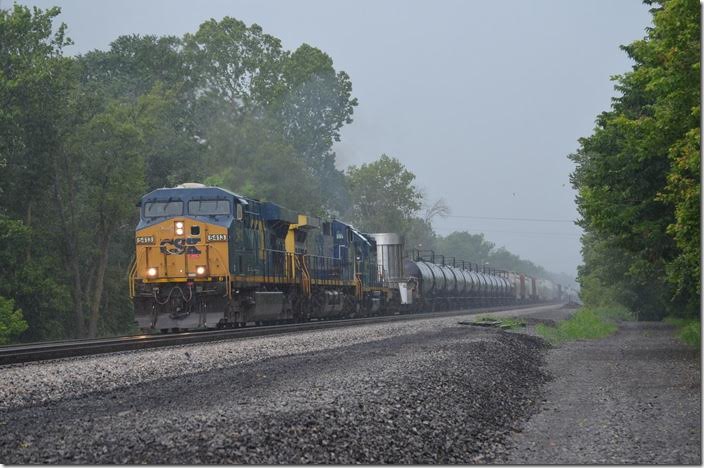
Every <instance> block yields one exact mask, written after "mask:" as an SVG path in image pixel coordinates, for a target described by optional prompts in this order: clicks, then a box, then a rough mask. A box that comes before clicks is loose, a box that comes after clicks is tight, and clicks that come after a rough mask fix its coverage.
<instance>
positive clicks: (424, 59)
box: [0, 0, 650, 275]
mask: <svg viewBox="0 0 704 468" xmlns="http://www.w3.org/2000/svg"><path fill="white" fill-rule="evenodd" d="M21 3H23V4H28V5H36V6H39V7H41V8H47V7H49V6H52V5H59V6H61V8H62V15H61V16H60V17H59V18H60V20H61V21H63V22H65V23H66V24H67V25H68V35H69V36H70V37H71V38H72V39H73V40H74V42H75V45H74V46H72V47H70V48H69V49H68V50H67V51H68V52H69V53H72V54H80V53H84V52H86V51H89V50H91V49H107V48H108V46H109V44H110V42H111V41H112V40H114V39H115V38H117V37H118V36H119V35H123V34H142V35H144V34H155V35H167V34H169V35H178V36H180V35H183V34H184V33H186V32H194V31H196V30H197V28H198V25H199V24H200V23H201V22H203V21H205V20H207V19H209V18H216V19H220V18H222V17H223V16H232V17H235V18H238V19H241V20H243V21H245V22H246V23H247V24H251V23H257V24H259V25H261V26H262V27H263V28H264V30H265V31H266V32H267V33H269V34H272V35H274V36H276V37H278V38H280V39H281V40H282V41H283V45H284V47H286V48H287V49H295V48H297V47H298V46H299V45H300V44H301V43H304V42H305V43H309V44H311V45H313V46H315V47H318V48H320V49H322V50H324V51H325V52H327V53H328V54H329V55H330V56H331V57H332V58H333V60H334V62H335V67H336V69H338V70H345V71H346V72H348V73H349V74H350V76H351V79H352V83H353V86H354V96H356V97H357V98H358V99H359V106H358V107H357V108H356V109H355V113H354V123H353V124H351V125H348V126H347V127H345V128H344V129H343V131H342V141H341V142H340V143H338V144H337V145H336V147H335V149H336V152H337V157H338V164H339V167H340V168H344V167H347V166H348V165H350V164H360V163H363V162H370V161H373V160H374V159H376V158H377V157H378V156H379V155H380V154H381V153H387V154H389V155H391V156H394V157H397V158H399V159H400V160H401V161H402V162H403V163H404V164H405V165H406V166H407V167H408V168H409V169H410V170H411V171H413V172H414V173H415V174H416V175H417V182H418V184H417V185H418V186H419V187H421V188H422V189H424V191H425V193H426V195H427V199H428V201H431V202H432V201H434V200H436V199H438V198H440V197H442V198H444V199H445V200H446V201H447V203H448V204H449V206H450V209H451V216H450V217H447V218H445V219H439V220H436V221H435V223H434V227H435V230H436V232H438V233H439V234H442V235H446V234H448V233H450V232H452V231H454V230H467V231H469V232H472V233H476V232H484V233H485V235H486V237H487V238H488V239H489V240H491V241H492V242H494V243H496V244H497V246H505V247H506V248H508V249H509V250H510V251H512V252H514V253H516V254H518V255H520V256H521V257H523V258H527V259H529V260H531V261H533V262H535V263H537V264H539V265H542V266H544V267H545V268H547V269H548V270H551V271H554V272H565V273H568V274H570V275H574V274H576V267H577V265H578V264H579V263H580V262H581V256H580V244H579V235H580V230H579V229H578V228H577V227H576V226H574V225H573V223H572V222H571V221H572V220H574V219H576V218H577V212H576V209H575V204H574V196H575V193H574V191H573V190H572V188H571V187H570V184H569V179H568V177H569V173H570V172H571V171H572V169H573V166H572V163H571V162H570V161H569V160H568V159H567V155H568V154H570V153H571V152H573V151H574V150H575V149H576V148H577V139H578V138H579V137H581V136H587V135H589V134H590V133H591V130H592V129H593V126H594V119H595V118H596V116H597V115H598V114H599V113H600V112H602V111H604V110H607V109H608V107H609V104H610V99H611V98H612V97H613V96H614V95H615V92H614V90H613V84H612V82H611V81H610V80H609V77H610V76H611V75H615V74H620V73H623V72H625V71H627V70H628V69H630V67H631V62H630V61H629V60H628V58H627V57H626V55H625V53H624V52H623V51H621V50H620V49H619V45H621V44H628V43H630V42H631V41H633V40H635V39H639V38H641V37H642V36H643V35H644V33H645V28H646V27H647V26H649V21H650V17H649V14H648V7H647V6H646V5H643V4H642V3H640V2H639V1H636V0H621V1H618V2H613V1H605V0H600V1H593V0H592V1H581V2H573V1H570V2H568V1H503V2H479V1H471V2H470V1H442V2H431V1H422V2H421V1H415V2H409V1H384V2H373V1H355V2H344V3H343V2H329V1H312V0H306V1H302V0H296V1H273V0H269V1H266V0H257V1H209V2H202V3H201V2H198V3H196V2H187V1H183V0H179V1H151V2H143V1H134V0H128V1H124V0H123V1H120V2H116V1H113V2H95V1H90V0H73V1H71V2H57V1H23V2H21ZM9 5H10V2H8V0H0V7H3V8H6V7H8V6H9ZM281 202H284V201H283V200H281ZM483 218H512V219H483ZM516 218H520V219H516ZM526 218H527V219H533V220H535V221H527V220H525V219H526ZM538 220H540V221H538ZM547 220H550V221H547Z"/></svg>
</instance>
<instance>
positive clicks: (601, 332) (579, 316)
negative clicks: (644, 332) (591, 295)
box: [535, 306, 633, 344]
mask: <svg viewBox="0 0 704 468" xmlns="http://www.w3.org/2000/svg"><path fill="white" fill-rule="evenodd" d="M618 320H633V314H632V313H631V312H630V311H629V310H628V309H625V308H623V307H612V306H609V307H596V308H593V309H590V308H582V309H580V310H578V311H577V312H576V313H575V314H574V315H573V316H572V317H570V318H569V319H568V320H563V321H562V322H560V323H558V324H557V325H556V326H548V325H543V324H540V325H538V326H536V327H535V329H536V331H537V332H538V334H539V335H541V336H542V337H543V338H545V340H546V341H548V342H549V343H551V344H559V343H562V342H564V341H573V340H593V339H597V338H604V337H606V336H609V335H611V334H612V333H614V332H615V331H616V330H617V329H618V326H617V325H616V323H614V322H615V321H618Z"/></svg>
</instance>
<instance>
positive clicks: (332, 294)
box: [129, 183, 560, 331]
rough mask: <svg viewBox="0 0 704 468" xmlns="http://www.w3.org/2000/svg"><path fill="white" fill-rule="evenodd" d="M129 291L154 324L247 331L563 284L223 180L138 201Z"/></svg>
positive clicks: (501, 300) (552, 292)
mask: <svg viewBox="0 0 704 468" xmlns="http://www.w3.org/2000/svg"><path fill="white" fill-rule="evenodd" d="M138 206H139V208H140V221H139V224H138V225H137V228H136V232H135V246H136V253H135V261H134V262H133V264H132V267H131V270H130V275H129V276H130V296H131V297H132V299H133V301H134V308H135V317H136V321H137V323H138V326H139V327H140V328H142V329H145V330H154V329H158V330H162V331H166V330H180V329H193V328H203V327H205V328H215V327H217V328H223V327H241V326H245V325H248V324H267V323H281V322H293V321H305V320H311V319H319V320H323V319H331V318H340V317H355V316H363V315H372V314H382V313H383V314H388V313H410V312H422V311H432V310H440V309H445V310H447V309H452V308H470V307H475V306H490V305H503V304H515V303H529V302H538V301H542V302H549V301H557V300H559V299H560V297H559V295H558V291H559V288H558V287H557V285H554V284H553V283H552V282H550V281H548V280H543V279H536V278H530V277H528V276H526V275H523V274H520V273H512V272H505V271H497V270H493V269H489V268H487V267H486V266H484V267H480V266H479V265H477V264H473V263H470V262H466V261H457V260H456V259H454V258H451V259H450V258H446V257H443V256H439V255H435V254H434V253H433V252H418V251H416V252H411V253H410V254H408V253H407V252H405V251H404V244H403V239H402V238H401V237H400V236H399V235H397V234H394V233H371V234H369V233H361V232H359V231H358V230H357V229H355V228H354V227H353V226H351V225H350V224H347V223H345V222H343V221H340V220H337V219H330V220H324V219H321V218H318V217H315V216H310V215H307V214H301V213H297V212H294V211H291V210H289V209H287V208H285V207H282V206H280V205H277V204H275V203H272V202H263V201H260V200H256V199H253V198H248V197H243V196H241V195H237V194H235V193H233V192H230V191H228V190H225V189H222V188H218V187H207V186H205V185H202V184H193V183H189V184H182V185H180V186H178V187H174V188H162V189H157V190H154V191H152V192H150V193H148V194H146V195H144V196H143V197H142V199H141V200H140V202H139V204H138Z"/></svg>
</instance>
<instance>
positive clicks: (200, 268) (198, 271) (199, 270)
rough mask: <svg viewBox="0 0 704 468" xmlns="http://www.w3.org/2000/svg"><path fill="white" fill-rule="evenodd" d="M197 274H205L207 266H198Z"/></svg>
mask: <svg viewBox="0 0 704 468" xmlns="http://www.w3.org/2000/svg"><path fill="white" fill-rule="evenodd" d="M196 274H199V275H204V274H205V267H204V266H198V267H196Z"/></svg>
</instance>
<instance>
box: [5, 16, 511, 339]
mask: <svg viewBox="0 0 704 468" xmlns="http://www.w3.org/2000/svg"><path fill="white" fill-rule="evenodd" d="M59 13H60V10H59V9H58V8H50V9H47V10H41V9H38V8H33V9H29V8H27V7H25V6H19V5H14V6H13V7H12V8H11V9H9V10H3V9H0V265H2V268H0V343H4V342H6V341H11V340H16V339H17V338H18V337H19V339H21V340H24V341H35V340H46V339H61V338H67V337H84V336H97V335H109V334H119V333H125V332H128V331H130V330H131V327H132V317H133V315H132V305H131V303H130V300H129V298H128V295H127V271H128V269H129V266H130V263H131V261H132V257H133V252H134V246H133V242H134V226H135V225H136V223H137V217H138V212H137V210H136V209H135V203H136V202H137V201H138V200H139V197H140V196H141V195H142V194H143V193H145V192H147V191H150V190H153V189H155V188H159V187H164V186H174V185H177V184H179V183H183V182H194V181H195V182H205V183H209V184H212V185H218V186H222V187H224V188H228V189H231V190H233V191H236V192H239V193H242V194H244V195H247V196H250V197H256V198H260V199H265V200H272V201H275V202H279V203H281V204H284V205H286V206H288V207H291V208H295V209H297V210H301V211H305V212H309V213H313V214H318V215H326V216H339V217H343V218H345V219H350V220H352V221H353V222H354V223H355V224H356V225H357V226H358V227H360V229H363V230H366V231H397V232H400V233H402V234H404V235H406V237H407V241H408V242H409V244H410V245H412V246H424V248H434V247H436V245H435V244H436V243H437V244H438V245H437V247H438V248H442V247H441V245H442V242H443V239H442V238H439V237H437V236H436V235H435V233H434V232H433V229H432V224H431V223H432V220H433V218H434V217H436V216H442V215H443V214H446V213H447V207H446V205H445V204H444V202H443V201H442V200H438V201H436V202H435V203H432V204H429V205H430V206H426V204H425V200H424V197H423V195H422V193H421V192H420V191H419V190H418V189H417V188H416V187H415V186H414V185H413V181H414V179H415V176H414V175H413V174H412V173H411V172H410V171H408V170H407V169H406V168H405V167H404V166H403V164H401V162H400V161H399V160H397V159H395V158H392V157H389V156H386V155H382V156H381V157H380V158H379V159H378V160H376V161H374V162H372V163H369V164H363V165H361V166H359V167H350V168H349V169H348V171H347V172H344V171H341V170H339V169H338V168H337V167H336V163H335V153H334V152H333V150H332V148H333V143H334V142H335V141H338V140H339V139H340V130H341V128H342V127H343V126H344V125H345V124H349V123H350V122H352V114H353V110H354V107H355V106H356V105H357V100H356V99H355V98H354V97H352V83H351V80H350V77H349V76H348V75H347V74H346V73H345V72H343V71H337V70H335V68H334V66H333V61H332V59H331V58H330V57H329V56H328V55H327V54H325V53H324V52H322V51H321V50H319V49H317V48H315V47H312V46H310V45H307V44H303V45H301V46H300V47H299V48H297V49H296V50H294V51H288V50H285V49H283V48H282V46H281V42H280V41H279V39H277V38H275V37H273V36H271V35H268V34H266V33H265V32H264V31H263V30H262V28H260V27H259V26H257V25H256V24H253V25H250V26H247V25H245V24H244V23H242V22H241V21H238V20H236V19H234V18H228V17H226V18H223V19H222V20H220V21H216V20H209V21H206V22H205V23H203V24H202V25H200V27H199V28H198V30H197V31H196V32H195V33H193V34H186V35H184V36H183V37H173V36H165V37H156V36H136V35H132V36H121V37H118V38H117V39H116V40H115V41H114V42H112V44H111V45H110V48H109V49H108V50H105V51H102V50H94V51H91V52H89V53H86V54H84V55H81V56H78V57H71V56H66V55H64V52H63V49H64V47H66V46H67V45H69V44H71V41H70V39H68V38H67V37H66V35H65V32H66V26H65V25H63V24H61V25H56V24H55V20H56V17H57V16H58V15H59ZM424 207H425V210H424V211H423V209H424ZM447 242H450V241H447ZM492 247H493V246H492ZM451 248H454V247H452V246H451ZM465 253H466V255H467V256H468V259H472V260H474V259H473V256H474V255H480V252H474V251H471V250H468V251H466V252H465ZM501 255H503V256H504V257H505V259H504V260H506V262H504V263H501V264H500V265H499V266H502V267H505V268H509V264H511V261H513V262H514V263H513V266H514V267H515V268H522V265H523V264H521V263H520V262H519V260H520V259H518V258H517V257H515V256H513V257H511V254H510V253H508V252H506V251H505V250H499V251H496V252H494V257H489V258H486V259H485V258H484V257H482V258H478V259H476V260H475V261H478V262H484V261H489V262H492V261H494V260H495V261H497V263H500V262H501V260H499V258H500V256H501ZM509 257H510V258H509ZM516 262H518V263H516Z"/></svg>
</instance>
